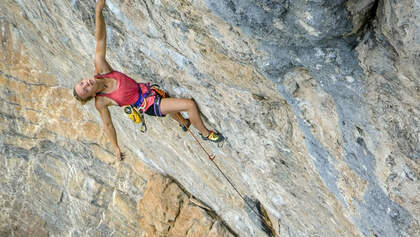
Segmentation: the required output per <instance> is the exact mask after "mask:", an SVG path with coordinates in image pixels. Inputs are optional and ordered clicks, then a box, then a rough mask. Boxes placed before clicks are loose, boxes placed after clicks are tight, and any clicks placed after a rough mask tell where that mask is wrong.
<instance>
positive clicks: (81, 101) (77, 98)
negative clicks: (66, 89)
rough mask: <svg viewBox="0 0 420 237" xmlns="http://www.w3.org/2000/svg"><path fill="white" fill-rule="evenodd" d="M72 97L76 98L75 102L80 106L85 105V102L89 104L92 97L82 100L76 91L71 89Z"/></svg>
mask: <svg viewBox="0 0 420 237" xmlns="http://www.w3.org/2000/svg"><path fill="white" fill-rule="evenodd" d="M73 96H74V98H76V100H78V101H79V102H80V103H81V104H82V105H84V104H86V103H87V102H89V101H90V100H91V99H93V97H92V96H89V97H87V98H86V99H82V98H81V97H80V96H79V94H77V92H76V89H73Z"/></svg>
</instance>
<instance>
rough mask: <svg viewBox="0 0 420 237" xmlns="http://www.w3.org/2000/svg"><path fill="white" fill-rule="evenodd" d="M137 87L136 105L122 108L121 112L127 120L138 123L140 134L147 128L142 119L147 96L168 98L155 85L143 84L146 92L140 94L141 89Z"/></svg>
mask: <svg viewBox="0 0 420 237" xmlns="http://www.w3.org/2000/svg"><path fill="white" fill-rule="evenodd" d="M137 85H138V87H139V95H140V96H139V99H138V100H137V101H136V103H134V104H132V105H128V106H124V107H123V110H124V112H125V113H126V114H127V116H128V118H130V119H131V120H132V121H133V122H135V123H140V124H141V126H140V132H142V133H146V132H147V126H146V120H145V119H144V112H145V110H146V108H147V100H146V98H147V97H149V96H154V95H156V94H157V95H159V96H160V97H161V98H166V97H168V94H167V93H166V92H165V91H164V90H162V89H160V87H159V86H158V85H156V84H153V85H150V83H146V84H144V86H145V87H146V89H147V90H146V91H144V92H142V88H141V86H140V85H139V84H137Z"/></svg>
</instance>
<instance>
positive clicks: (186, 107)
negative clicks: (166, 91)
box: [160, 98, 210, 137]
mask: <svg viewBox="0 0 420 237" xmlns="http://www.w3.org/2000/svg"><path fill="white" fill-rule="evenodd" d="M160 111H161V112H162V114H172V113H178V112H183V111H185V112H188V116H189V118H190V121H191V124H192V125H193V126H194V127H195V128H197V129H198V131H200V132H201V134H202V135H203V136H206V137H207V136H208V135H209V134H210V131H209V130H208V129H207V128H206V126H205V125H204V123H203V121H202V120H201V117H200V114H199V113H198V108H197V105H196V104H195V102H194V101H193V100H192V99H181V98H163V99H162V101H161V102H160Z"/></svg>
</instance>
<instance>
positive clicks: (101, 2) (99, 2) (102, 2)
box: [96, 0, 105, 10]
mask: <svg viewBox="0 0 420 237" xmlns="http://www.w3.org/2000/svg"><path fill="white" fill-rule="evenodd" d="M104 7H105V0H96V9H97V10H102V9H103V8H104Z"/></svg>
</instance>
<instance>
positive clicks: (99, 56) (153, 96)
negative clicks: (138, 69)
mask: <svg viewBox="0 0 420 237" xmlns="http://www.w3.org/2000/svg"><path fill="white" fill-rule="evenodd" d="M104 7H105V0H97V2H96V17H95V19H96V30H95V31H96V32H95V37H96V54H95V59H94V65H95V72H94V73H95V76H94V78H88V79H83V80H81V81H79V82H78V83H77V84H76V85H75V86H74V90H73V95H74V97H75V98H76V99H77V100H78V101H80V102H81V103H82V104H85V103H86V102H88V101H90V100H91V99H92V98H95V107H96V109H97V110H98V111H99V114H100V116H101V119H102V122H103V124H104V128H105V132H106V134H107V135H108V136H109V138H110V140H111V143H112V146H113V148H114V152H115V155H116V157H117V159H118V160H122V158H123V157H124V154H123V153H122V152H121V150H120V147H119V146H118V142H117V135H116V132H115V128H114V125H113V124H112V120H111V114H110V112H109V110H108V106H114V105H118V106H125V105H133V106H136V107H140V112H145V113H146V114H148V115H151V116H159V117H164V116H165V115H167V114H169V115H170V116H171V117H172V118H174V119H175V120H176V121H178V122H179V123H180V125H182V126H183V128H185V129H188V127H189V126H190V124H192V125H193V126H194V127H195V128H197V129H198V130H199V131H200V133H201V136H202V138H203V139H204V140H210V141H213V142H220V141H222V140H223V136H222V135H221V134H220V133H217V132H215V131H211V130H208V129H207V128H206V126H205V125H204V123H203V121H202V120H201V117H200V115H199V112H198V109H197V105H196V104H195V102H194V101H193V100H192V99H181V98H167V97H166V98H163V97H162V96H160V95H159V94H158V93H157V92H156V91H155V89H154V88H151V87H150V86H149V84H148V83H137V82H136V81H135V80H133V79H131V78H130V77H128V76H126V75H125V74H123V73H121V72H118V71H115V70H113V69H112V68H111V66H110V65H109V64H108V62H107V61H106V59H105V51H106V28H105V20H104V16H103V14H102V9H103V8H104ZM182 111H185V112H188V116H189V119H184V118H183V117H182V116H181V114H180V113H179V112H182Z"/></svg>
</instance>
